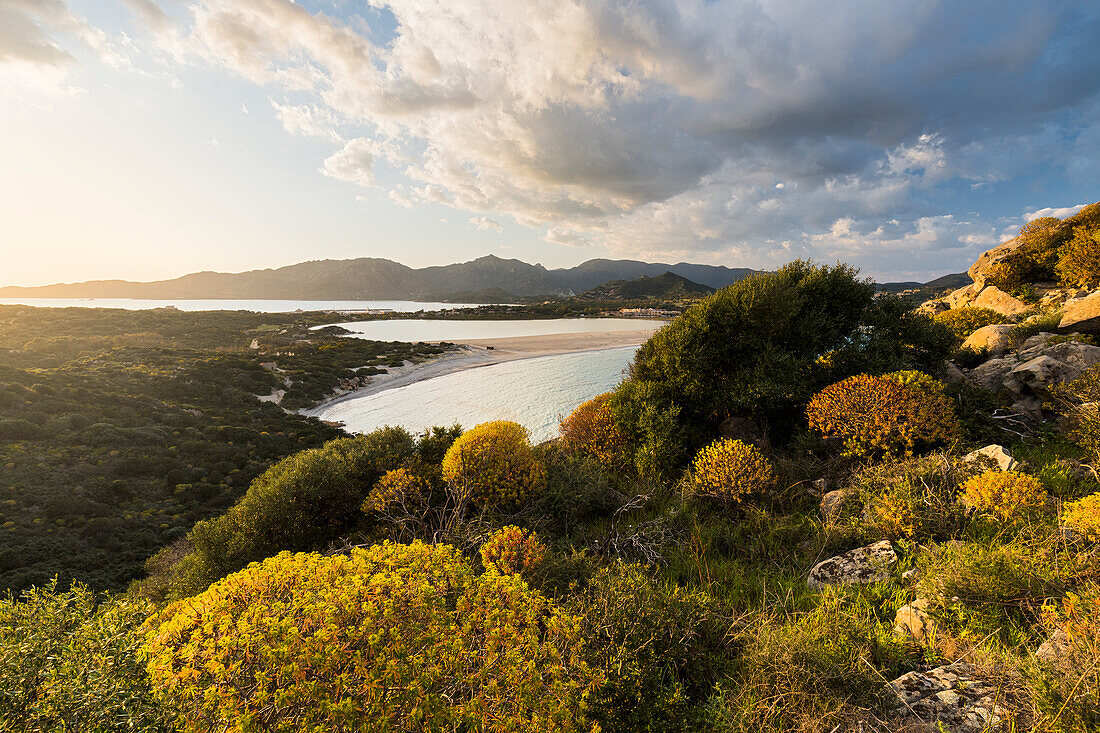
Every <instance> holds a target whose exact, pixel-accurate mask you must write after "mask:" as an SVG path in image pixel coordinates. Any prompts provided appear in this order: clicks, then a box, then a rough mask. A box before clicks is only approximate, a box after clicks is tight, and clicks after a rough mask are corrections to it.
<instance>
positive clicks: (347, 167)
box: [321, 137, 374, 187]
mask: <svg viewBox="0 0 1100 733" xmlns="http://www.w3.org/2000/svg"><path fill="white" fill-rule="evenodd" d="M373 149H374V146H373V144H372V143H371V141H370V140H368V139H366V138H364V137H357V138H355V139H354V140H348V141H347V143H345V144H344V147H343V148H341V149H340V150H338V151H336V152H335V153H333V154H332V155H330V156H329V157H327V158H325V163H324V165H323V166H322V167H321V172H322V173H324V174H325V175H326V176H328V177H330V178H336V179H338V180H341V181H347V182H348V183H354V184H356V185H357V186H364V187H369V186H371V185H373V184H374V171H373V170H372V167H373V165H374V152H373Z"/></svg>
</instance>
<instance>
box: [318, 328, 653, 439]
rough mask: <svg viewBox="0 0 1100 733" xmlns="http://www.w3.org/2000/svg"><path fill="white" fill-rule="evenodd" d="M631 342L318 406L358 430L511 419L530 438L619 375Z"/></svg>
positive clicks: (544, 434) (549, 434)
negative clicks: (627, 344)
mask: <svg viewBox="0 0 1100 733" xmlns="http://www.w3.org/2000/svg"><path fill="white" fill-rule="evenodd" d="M635 351H637V347H634V346H628V347H625V348H616V349H602V350H600V351H587V352H581V353H576V354H559V355H555V356H542V357H537V358H533V359H521V360H519V361H509V362H504V363H503V364H492V365H490V366H483V367H476V368H473V369H467V370H465V371H462V372H455V373H453V374H447V375H444V376H442V377H435V378H434V379H427V380H425V381H423V382H417V383H416V384H410V385H407V386H405V387H397V388H394V389H390V390H386V391H385V392H379V393H378V394H375V395H366V396H363V397H353V398H351V399H348V400H346V401H344V402H340V403H338V404H335V405H332V406H330V407H328V408H326V409H324V410H322V411H321V412H319V413H316V414H317V416H318V417H320V418H321V419H322V420H340V421H343V422H344V424H345V425H346V426H347V430H348V431H350V432H356V433H365V432H369V431H371V430H374V429H375V428H379V427H382V426H383V425H400V426H402V427H404V428H407V429H408V430H411V431H413V432H416V431H421V430H425V429H426V428H429V427H431V426H433V425H453V424H454V423H459V424H461V425H462V426H463V427H466V428H471V427H473V426H474V425H477V424H478V423H483V422H486V421H488V420H514V421H515V422H518V423H519V424H520V425H523V426H524V427H526V428H527V429H528V430H530V431H531V438H532V440H534V441H536V442H537V441H543V440H547V439H549V438H553V437H554V436H556V435H557V434H558V423H559V421H560V419H561V418H562V417H563V416H565V415H568V414H569V413H570V412H572V411H573V409H574V408H575V407H576V406H577V405H579V404H580V403H582V402H584V401H585V400H588V399H590V398H592V397H594V396H596V395H598V394H601V393H603V392H607V391H608V390H610V389H612V388H613V387H614V386H615V385H616V384H618V383H619V382H620V381H621V380H622V377H623V371H624V370H625V369H626V367H627V365H628V364H629V363H630V360H631V359H632V358H633V356H634V352H635Z"/></svg>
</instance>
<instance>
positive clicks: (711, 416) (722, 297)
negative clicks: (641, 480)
mask: <svg viewBox="0 0 1100 733" xmlns="http://www.w3.org/2000/svg"><path fill="white" fill-rule="evenodd" d="M908 308H909V306H908V305H906V304H905V303H903V302H902V301H901V300H900V299H897V298H890V297H883V298H875V297H874V286H873V285H872V284H870V283H869V282H862V281H860V280H858V279H857V278H856V273H855V271H854V270H853V269H851V268H850V267H847V266H843V265H838V266H836V267H824V266H816V265H812V264H809V263H807V262H802V261H797V262H793V263H791V264H788V265H786V266H785V267H783V268H781V269H780V270H779V271H777V272H774V273H767V274H761V275H756V276H753V277H749V278H746V279H744V280H741V281H739V282H737V283H736V284H734V285H731V286H729V287H727V288H723V289H722V290H720V291H718V292H717V293H715V294H713V295H711V296H709V297H707V298H705V299H703V300H702V301H700V302H699V303H697V304H696V305H694V306H692V307H691V308H689V309H687V310H686V311H685V312H684V313H683V315H681V316H680V317H679V318H677V319H676V320H675V321H673V322H672V323H671V324H669V325H668V326H666V327H665V328H663V329H661V330H660V331H658V332H657V333H656V334H655V335H654V336H653V338H651V339H650V340H649V341H648V342H646V344H644V345H643V346H642V348H641V349H639V351H638V353H637V355H636V356H635V359H634V362H633V363H632V365H631V367H630V372H629V378H628V379H627V380H626V382H624V384H623V385H622V386H621V387H620V388H618V389H617V390H616V393H615V398H614V400H613V405H612V411H613V412H614V414H615V416H616V419H617V420H618V423H619V425H620V426H621V427H622V428H623V429H624V432H625V433H626V436H627V438H628V440H629V441H630V443H631V445H632V447H633V448H634V450H635V456H634V458H635V460H634V462H635V465H637V466H638V467H639V468H640V469H643V470H645V471H647V472H654V471H656V472H661V473H665V474H669V473H672V472H674V471H675V470H676V469H677V468H678V467H679V466H681V465H682V464H683V462H684V461H685V460H686V459H687V458H688V457H690V456H691V455H693V454H694V453H695V451H697V450H698V449H699V448H700V447H702V446H703V445H705V444H706V443H708V442H709V441H710V440H712V439H713V436H714V435H716V434H717V433H718V426H719V425H720V424H721V423H722V422H723V421H724V420H725V419H726V418H729V417H732V416H740V417H748V418H751V419H753V420H755V421H756V422H757V423H759V424H760V425H762V426H763V427H764V429H765V430H767V431H768V432H769V434H770V435H772V436H773V437H775V438H777V439H782V438H784V437H786V436H787V435H789V434H790V432H791V431H792V430H793V429H794V428H795V427H796V426H797V425H798V423H799V421H800V415H801V413H802V410H803V407H804V405H805V404H806V401H807V400H808V399H809V398H810V396H811V395H813V394H814V392H816V391H817V390H819V389H821V388H822V387H824V386H825V385H827V384H829V383H830V382H833V381H836V379H838V378H841V377H844V376H848V375H849V374H853V373H857V372H859V371H866V370H868V369H874V370H875V371H890V370H892V369H900V368H911V367H917V368H926V369H933V368H939V367H941V366H942V362H943V359H944V357H945V356H946V354H947V353H948V351H949V349H950V347H951V336H950V334H949V333H948V332H947V331H946V329H943V328H942V327H940V326H938V325H936V324H934V323H933V322H932V321H931V319H929V318H927V317H924V316H918V315H916V314H914V313H912V312H910V311H909V310H908ZM868 365H871V366H868Z"/></svg>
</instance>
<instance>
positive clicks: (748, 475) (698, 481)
mask: <svg viewBox="0 0 1100 733" xmlns="http://www.w3.org/2000/svg"><path fill="white" fill-rule="evenodd" d="M774 482H775V471H774V470H773V469H772V464H771V462H770V461H768V459H767V458H765V457H764V454H762V453H761V452H760V450H759V449H758V448H757V447H756V446H754V445H750V444H748V443H745V442H743V441H740V440H729V439H726V438H722V439H719V440H716V441H714V442H713V443H711V444H710V445H708V446H707V447H706V448H703V449H702V450H701V451H699V452H698V453H697V454H696V455H695V460H693V461H692V463H691V481H690V484H689V491H690V493H691V494H693V495H695V496H705V497H708V498H711V499H716V500H717V501H719V502H721V503H724V504H732V503H736V502H739V501H740V500H741V497H742V496H744V495H745V494H748V493H750V492H752V491H759V490H761V489H766V488H768V487H770V486H771V485H772V484H773V483H774Z"/></svg>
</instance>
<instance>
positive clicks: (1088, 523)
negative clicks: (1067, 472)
mask: <svg viewBox="0 0 1100 733" xmlns="http://www.w3.org/2000/svg"><path fill="white" fill-rule="evenodd" d="M1062 522H1063V523H1064V524H1065V525H1066V526H1067V527H1069V528H1070V529H1072V530H1073V531H1074V532H1077V533H1078V534H1080V535H1082V536H1084V538H1085V539H1087V540H1091V541H1093V542H1095V541H1098V540H1100V493H1098V494H1092V495H1091V496H1086V497H1085V498H1084V499H1079V500H1077V501H1071V502H1069V503H1068V504H1066V505H1065V506H1064V507H1062Z"/></svg>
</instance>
